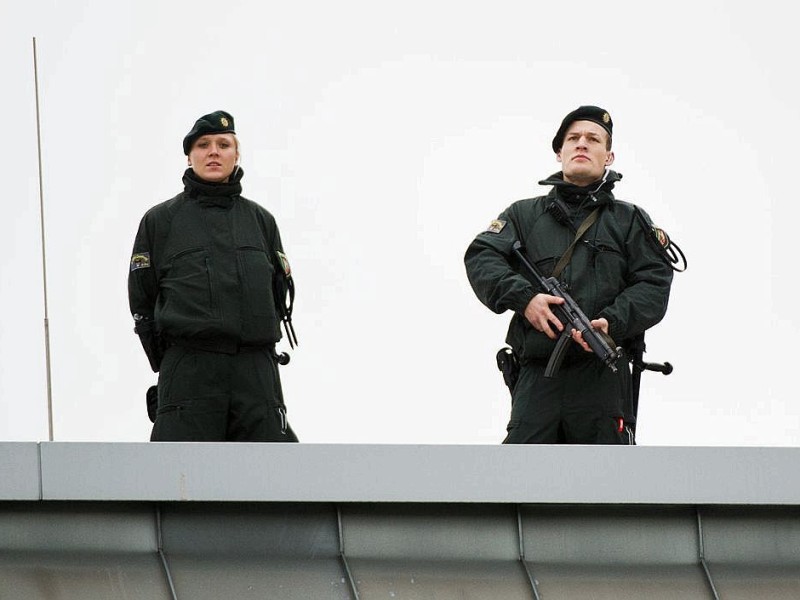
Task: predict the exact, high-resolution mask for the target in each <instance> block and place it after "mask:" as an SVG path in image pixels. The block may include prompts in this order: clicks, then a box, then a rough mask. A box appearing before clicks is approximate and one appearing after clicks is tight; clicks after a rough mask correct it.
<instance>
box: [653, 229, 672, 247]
mask: <svg viewBox="0 0 800 600" xmlns="http://www.w3.org/2000/svg"><path fill="white" fill-rule="evenodd" d="M652 228H653V235H654V236H655V238H656V241H657V242H658V243H659V245H660V246H661V247H662V248H664V249H667V248H669V245H670V242H669V236H668V235H667V232H666V231H664V230H663V229H661V228H660V227H656V226H655V225H652Z"/></svg>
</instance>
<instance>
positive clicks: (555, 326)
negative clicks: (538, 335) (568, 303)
mask: <svg viewBox="0 0 800 600" xmlns="http://www.w3.org/2000/svg"><path fill="white" fill-rule="evenodd" d="M563 303H564V299H563V298H559V297H558V296H551V295H550V294H545V293H540V294H536V295H535V296H534V297H533V298H531V301H530V302H528V306H526V307H525V318H526V319H528V322H529V323H530V324H531V325H532V326H533V328H534V329H535V330H536V331H541V332H543V333H544V334H546V335H547V337H549V338H550V339H551V340H554V339H556V338H557V337H558V333H559V332H560V331H563V329H564V325H563V324H562V323H561V321H559V320H558V317H556V316H555V315H554V314H553V311H551V310H550V305H551V304H563ZM576 341H577V340H576Z"/></svg>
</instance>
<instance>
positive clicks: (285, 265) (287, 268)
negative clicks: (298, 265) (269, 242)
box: [275, 250, 292, 277]
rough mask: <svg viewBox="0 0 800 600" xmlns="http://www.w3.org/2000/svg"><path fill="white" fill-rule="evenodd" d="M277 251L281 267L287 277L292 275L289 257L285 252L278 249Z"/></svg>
mask: <svg viewBox="0 0 800 600" xmlns="http://www.w3.org/2000/svg"><path fill="white" fill-rule="evenodd" d="M275 253H276V254H277V255H278V260H279V261H280V263H281V268H282V269H283V274H284V275H285V276H286V277H289V276H291V274H292V267H290V266H289V259H288V258H286V255H285V254H284V253H283V252H278V251H277V250H276V251H275Z"/></svg>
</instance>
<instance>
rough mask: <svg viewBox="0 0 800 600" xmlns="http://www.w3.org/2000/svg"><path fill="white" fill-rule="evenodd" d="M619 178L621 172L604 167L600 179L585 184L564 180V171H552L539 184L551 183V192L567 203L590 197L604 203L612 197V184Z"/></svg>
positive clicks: (581, 200) (620, 177) (582, 200)
mask: <svg viewBox="0 0 800 600" xmlns="http://www.w3.org/2000/svg"><path fill="white" fill-rule="evenodd" d="M621 179H622V174H621V173H617V172H616V171H612V170H611V169H606V173H605V176H604V177H603V178H602V179H598V180H597V181H595V182H594V183H591V184H589V185H587V186H577V185H575V184H573V183H569V182H568V181H564V173H563V172H562V171H559V172H558V173H553V174H552V175H550V177H548V178H547V179H542V180H541V181H540V182H539V185H552V186H553V193H556V194H558V195H559V196H561V197H562V198H563V199H564V201H565V202H568V203H582V202H585V201H586V200H587V199H588V198H591V199H592V200H593V201H594V202H597V203H601V204H605V203H608V202H611V201H612V200H613V199H614V195H613V194H612V190H613V189H614V184H615V183H617V182H618V181H619V180H621Z"/></svg>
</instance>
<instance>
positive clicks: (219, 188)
mask: <svg viewBox="0 0 800 600" xmlns="http://www.w3.org/2000/svg"><path fill="white" fill-rule="evenodd" d="M243 176H244V171H243V170H242V169H241V168H237V169H236V170H235V171H234V172H233V174H232V175H231V177H230V178H229V180H228V181H224V182H221V183H216V182H213V181H205V180H204V179H200V178H199V177H198V176H197V175H195V172H194V171H193V170H192V169H186V171H185V172H184V174H183V185H184V190H185V191H186V193H187V194H189V196H191V197H192V198H197V199H198V200H199V201H200V202H202V203H204V204H215V205H218V206H224V207H228V206H231V205H232V204H233V202H234V201H235V200H236V199H237V198H238V197H239V195H240V194H241V193H242V184H241V181H242V177H243Z"/></svg>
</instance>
